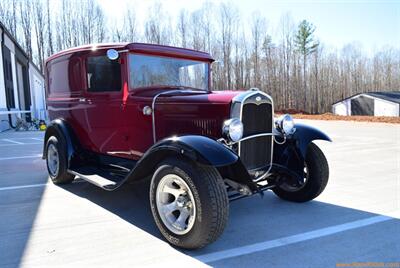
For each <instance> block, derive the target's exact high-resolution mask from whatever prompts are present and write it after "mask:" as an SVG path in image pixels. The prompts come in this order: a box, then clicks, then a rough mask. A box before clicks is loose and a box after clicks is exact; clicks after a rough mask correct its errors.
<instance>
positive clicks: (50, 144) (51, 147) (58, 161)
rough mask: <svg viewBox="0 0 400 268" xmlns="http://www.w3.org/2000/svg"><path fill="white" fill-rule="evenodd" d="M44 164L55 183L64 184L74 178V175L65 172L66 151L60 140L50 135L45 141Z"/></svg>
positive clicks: (66, 167)
mask: <svg viewBox="0 0 400 268" xmlns="http://www.w3.org/2000/svg"><path fill="white" fill-rule="evenodd" d="M46 165H47V171H48V173H49V177H50V178H51V180H52V181H53V183H55V184H66V183H70V182H72V181H73V180H74V177H75V176H74V175H72V174H69V173H68V172H67V169H68V166H67V153H66V150H65V146H64V145H63V144H62V142H60V140H59V139H58V138H57V137H55V136H51V137H50V138H49V139H48V140H47V143H46Z"/></svg>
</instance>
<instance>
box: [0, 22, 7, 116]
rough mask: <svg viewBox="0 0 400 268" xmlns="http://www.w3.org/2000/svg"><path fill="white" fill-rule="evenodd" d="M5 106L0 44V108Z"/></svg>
mask: <svg viewBox="0 0 400 268" xmlns="http://www.w3.org/2000/svg"><path fill="white" fill-rule="evenodd" d="M2 32H3V30H2V29H0V43H1V42H2V40H1V38H2ZM6 108H7V101H6V88H5V85H4V70H3V48H2V46H1V45H0V110H1V109H6Z"/></svg>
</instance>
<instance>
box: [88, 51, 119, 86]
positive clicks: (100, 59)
mask: <svg viewBox="0 0 400 268" xmlns="http://www.w3.org/2000/svg"><path fill="white" fill-rule="evenodd" d="M86 70H87V84H88V91H89V92H104V91H120V90H121V87H122V82H121V65H120V64H119V62H118V61H111V60H109V59H108V58H107V57H106V56H96V57H88V59H87V65H86Z"/></svg>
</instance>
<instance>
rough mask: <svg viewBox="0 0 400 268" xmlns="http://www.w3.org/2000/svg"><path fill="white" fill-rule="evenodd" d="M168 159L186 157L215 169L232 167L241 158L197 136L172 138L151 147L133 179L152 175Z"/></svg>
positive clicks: (135, 170) (211, 141)
mask: <svg viewBox="0 0 400 268" xmlns="http://www.w3.org/2000/svg"><path fill="white" fill-rule="evenodd" d="M166 157H185V158H189V159H191V160H192V161H194V162H196V163H200V164H203V165H210V166H214V167H220V166H227V165H231V164H233V163H235V162H237V160H238V159H239V157H238V156H237V155H236V154H235V153H234V152H233V151H231V150H230V149H229V148H227V147H225V146H224V145H222V144H221V143H219V142H217V141H215V140H213V139H210V138H207V137H204V136H197V135H187V136H178V137H170V138H166V139H163V140H160V141H159V142H157V143H156V144H154V145H153V146H152V147H150V148H149V149H148V150H147V151H146V153H145V154H144V155H143V156H142V158H141V159H140V160H139V161H138V163H137V164H136V167H135V168H134V170H133V172H132V175H133V177H137V176H139V177H143V176H145V175H147V174H149V173H151V172H152V171H153V170H154V168H155V167H156V165H157V164H158V163H159V162H160V161H162V160H163V159H165V158H166Z"/></svg>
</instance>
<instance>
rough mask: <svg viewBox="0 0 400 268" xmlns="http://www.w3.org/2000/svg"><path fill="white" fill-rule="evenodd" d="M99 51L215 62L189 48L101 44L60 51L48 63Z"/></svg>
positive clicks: (208, 55) (209, 57) (204, 54)
mask: <svg viewBox="0 0 400 268" xmlns="http://www.w3.org/2000/svg"><path fill="white" fill-rule="evenodd" d="M98 49H116V50H125V49H127V50H129V51H131V52H137V53H144V54H152V55H159V56H170V57H179V58H189V59H194V60H205V61H210V62H212V61H214V59H213V58H212V57H211V55H210V54H208V53H206V52H202V51H197V50H193V49H188V48H180V47H173V46H164V45H156V44H146V43H100V44H89V45H83V46H78V47H73V48H69V49H66V50H63V51H60V52H58V53H56V54H54V55H52V56H50V57H49V58H48V59H47V60H46V63H47V62H49V61H51V60H53V59H56V58H58V57H61V56H64V55H68V54H72V53H76V52H83V51H96V50H98Z"/></svg>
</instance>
